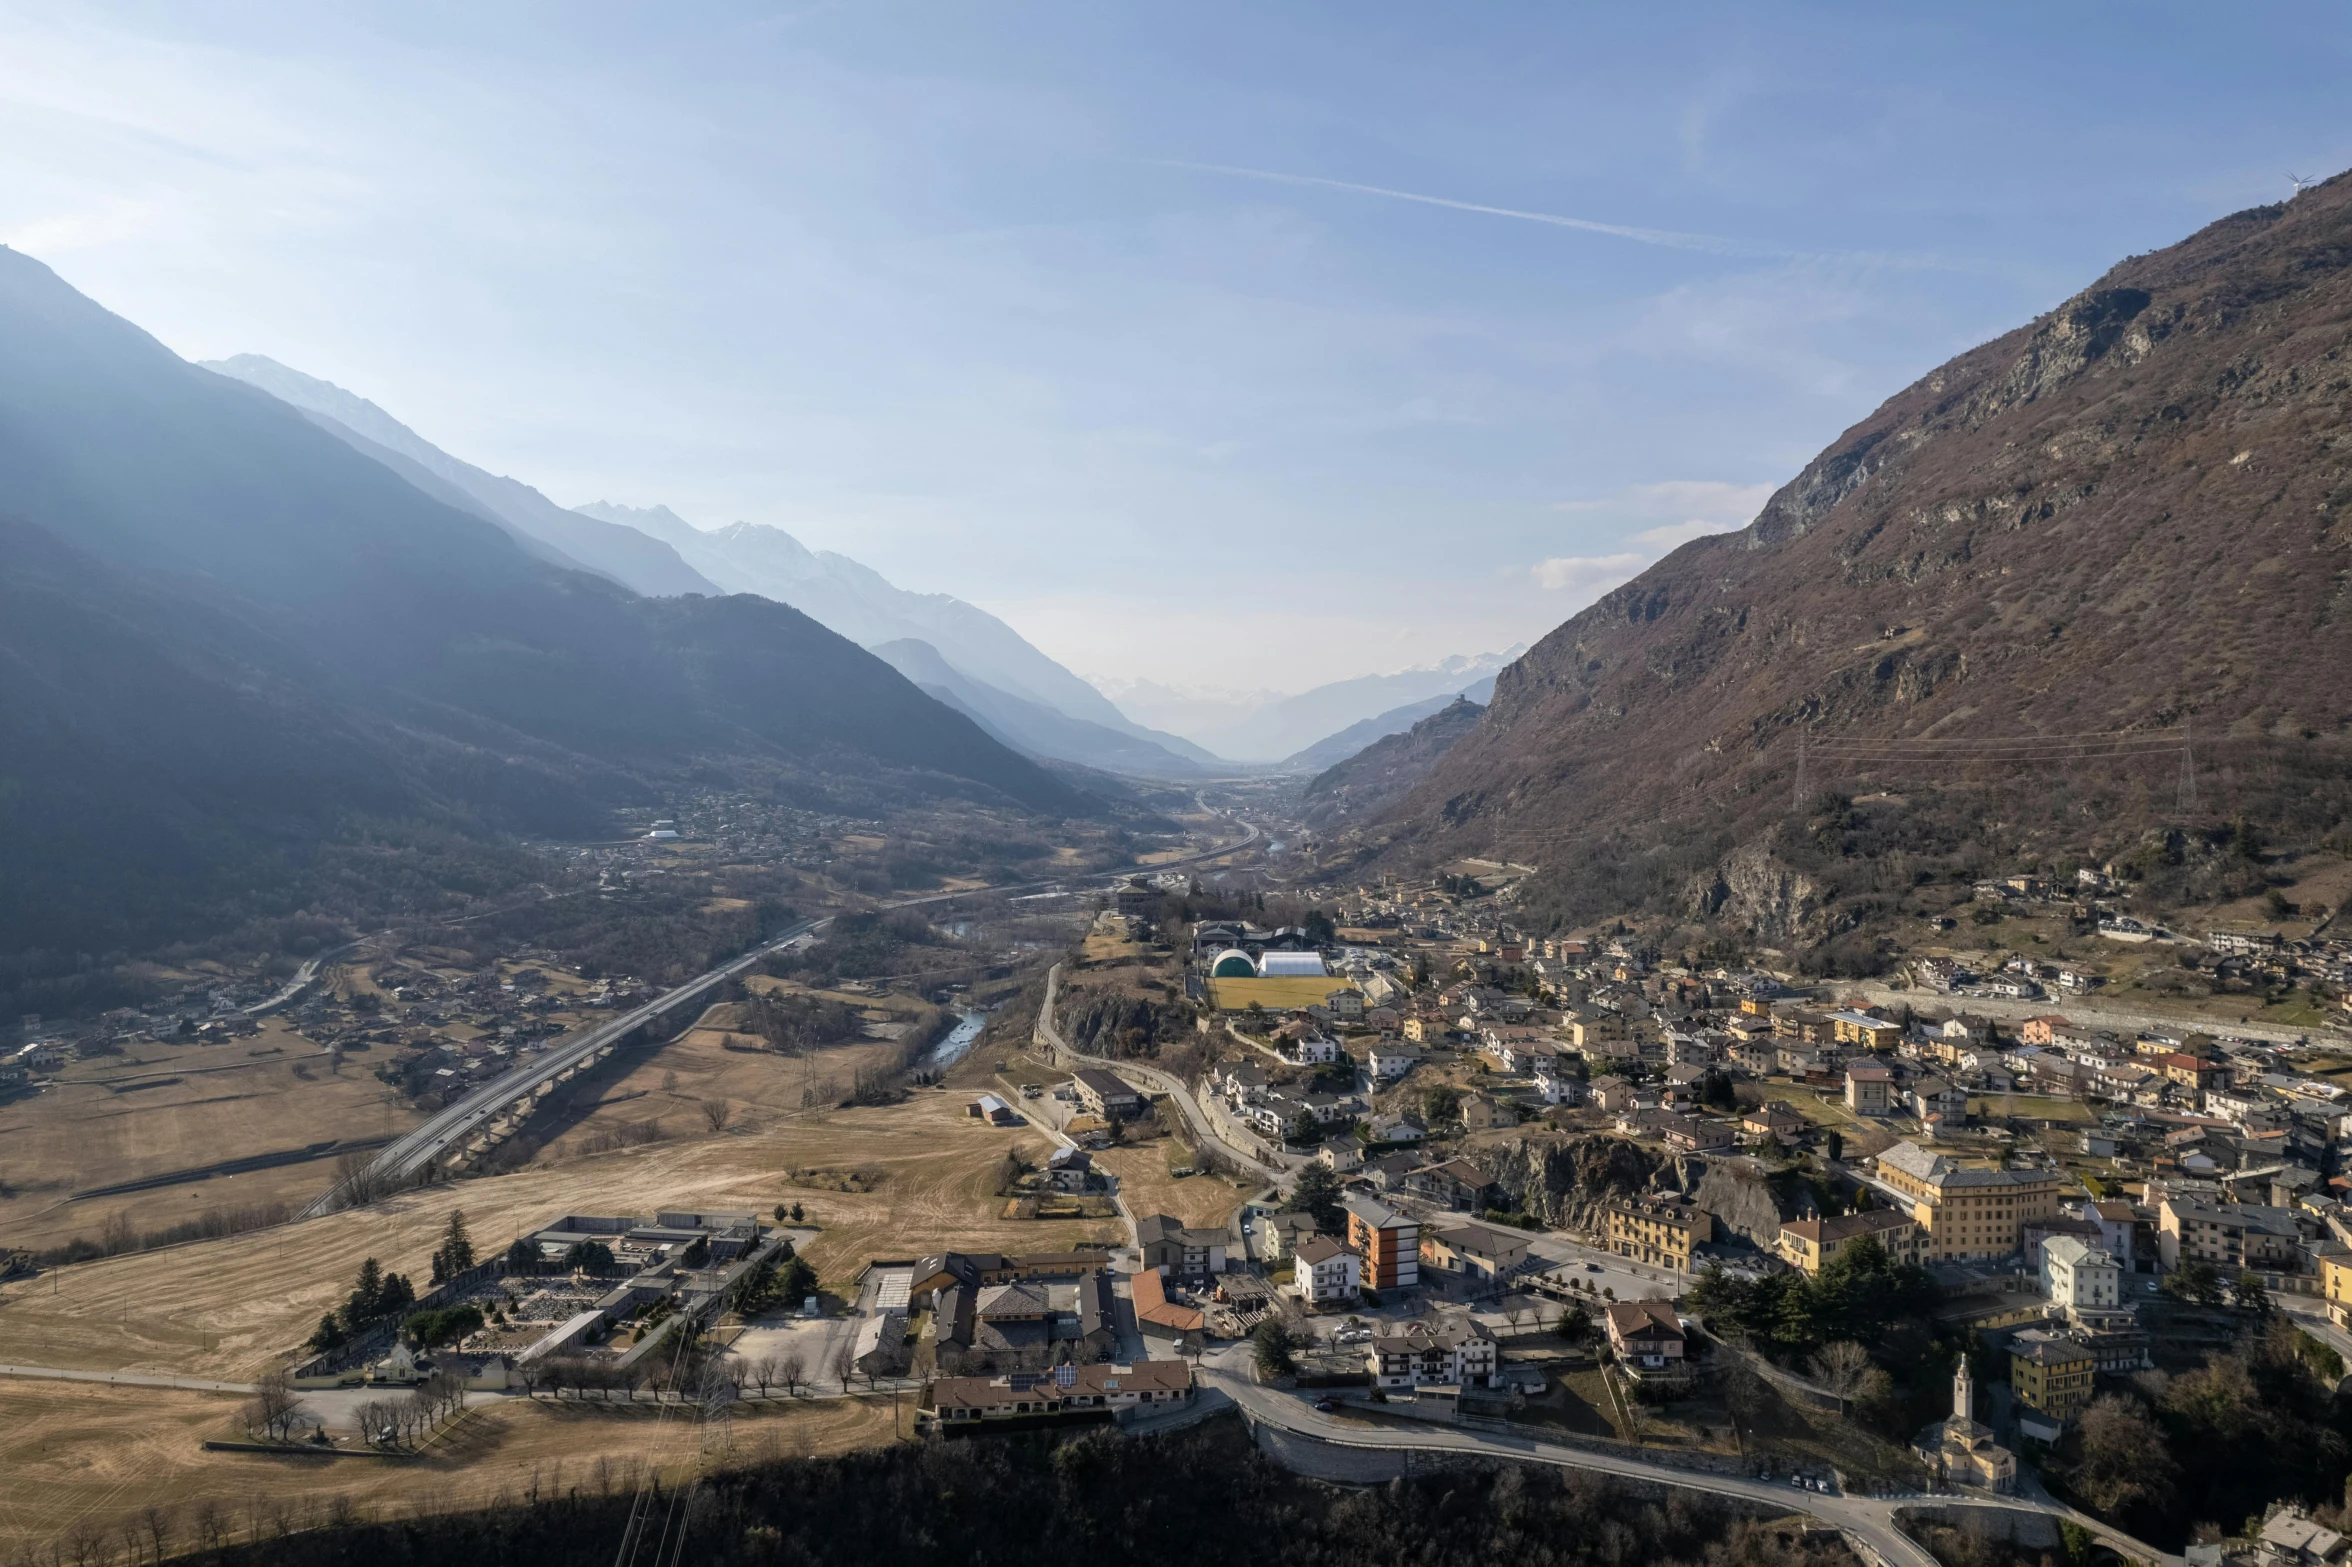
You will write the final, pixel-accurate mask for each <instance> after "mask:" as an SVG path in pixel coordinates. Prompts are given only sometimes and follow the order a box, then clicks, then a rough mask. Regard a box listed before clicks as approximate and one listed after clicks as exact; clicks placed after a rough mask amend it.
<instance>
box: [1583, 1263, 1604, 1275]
mask: <svg viewBox="0 0 2352 1567" xmlns="http://www.w3.org/2000/svg"><path fill="white" fill-rule="evenodd" d="M1584 1271H1585V1272H1587V1273H1598V1272H1600V1271H1601V1265H1600V1264H1599V1263H1597V1262H1588V1263H1586V1264H1585V1265H1584Z"/></svg>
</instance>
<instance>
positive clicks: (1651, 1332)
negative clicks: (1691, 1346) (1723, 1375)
mask: <svg viewBox="0 0 2352 1567" xmlns="http://www.w3.org/2000/svg"><path fill="white" fill-rule="evenodd" d="M1602 1316H1603V1320H1604V1322H1605V1323H1606V1324H1607V1327H1608V1332H1609V1348H1610V1349H1611V1350H1612V1351H1613V1352H1614V1353H1615V1354H1616V1356H1617V1363H1618V1364H1619V1365H1621V1366H1623V1367H1625V1369H1627V1370H1628V1371H1631V1372H1633V1373H1634V1374H1636V1375H1639V1374H1641V1373H1642V1372H1645V1371H1663V1370H1668V1369H1672V1368H1677V1367H1679V1366H1681V1364H1682V1362H1683V1351H1684V1349H1685V1348H1686V1347H1687V1335H1686V1334H1685V1333H1684V1331H1683V1326H1682V1318H1681V1317H1680V1316H1678V1315H1677V1314H1676V1313H1675V1310H1674V1303H1673V1302H1672V1301H1668V1300H1617V1301H1611V1302H1610V1303H1609V1309H1608V1310H1607V1311H1606V1312H1604V1313H1603V1314H1602Z"/></svg>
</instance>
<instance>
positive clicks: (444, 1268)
mask: <svg viewBox="0 0 2352 1567" xmlns="http://www.w3.org/2000/svg"><path fill="white" fill-rule="evenodd" d="M473 1265H474V1242H473V1237H472V1236H470V1235H468V1234H466V1222H465V1210H464V1209H463V1208H452V1209H450V1210H449V1228H447V1229H446V1230H443V1231H442V1232H441V1245H440V1247H439V1249H438V1250H436V1251H435V1252H434V1253H433V1282H434V1283H435V1284H441V1283H446V1282H447V1281H448V1280H450V1279H454V1278H456V1277H457V1276H458V1275H459V1274H461V1273H463V1272H465V1270H466V1269H468V1268H470V1267H472V1266H473Z"/></svg>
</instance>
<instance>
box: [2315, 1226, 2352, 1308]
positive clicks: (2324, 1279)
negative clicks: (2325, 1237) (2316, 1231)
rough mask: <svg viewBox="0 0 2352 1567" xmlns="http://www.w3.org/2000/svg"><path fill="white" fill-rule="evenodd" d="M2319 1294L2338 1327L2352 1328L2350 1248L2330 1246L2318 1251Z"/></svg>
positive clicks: (2351, 1260) (2351, 1259)
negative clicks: (2325, 1302)
mask: <svg viewBox="0 0 2352 1567" xmlns="http://www.w3.org/2000/svg"><path fill="white" fill-rule="evenodd" d="M2319 1284H2320V1294H2321V1296H2322V1297H2323V1298H2324V1299H2325V1300H2326V1301H2327V1314H2328V1317H2329V1320H2331V1321H2333V1322H2334V1323H2335V1325H2336V1326H2337V1327H2339V1328H2352V1250H2347V1249H2345V1248H2344V1247H2342V1246H2330V1247H2327V1248H2326V1249H2325V1250H2323V1251H2321V1252H2320V1253H2319Z"/></svg>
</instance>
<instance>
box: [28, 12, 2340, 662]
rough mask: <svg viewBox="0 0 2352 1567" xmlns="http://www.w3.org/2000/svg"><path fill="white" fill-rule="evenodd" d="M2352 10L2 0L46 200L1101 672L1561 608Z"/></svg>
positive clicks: (1318, 652) (1439, 643) (641, 494)
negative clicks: (31, 0)
mask: <svg viewBox="0 0 2352 1567" xmlns="http://www.w3.org/2000/svg"><path fill="white" fill-rule="evenodd" d="M2348 17H2352V13H2346V12H2344V11H2343V10H2342V9H2341V8H2333V7H2330V8H2322V7H2316V6H2296V5H2267V6H2260V7H2237V6H2215V5H2211V4H2203V5H2180V6H2172V7H2163V6H2129V7H2124V6H2069V5H2050V4H2047V3H2042V4H2035V5H2018V6H1997V5H1986V4H1971V5H1968V6H1966V7H1935V8H1928V7H1885V6H1877V7H1872V6H1864V5H1860V4H1842V5H1836V6H1818V7H1809V6H1804V5H1797V4H1781V3H1776V4H1771V5H1761V4H1759V5H1750V6H1744V7H1728V6H1708V5H1703V4H1684V5H1675V6H1627V5H1622V4H1610V5H1594V6H1587V7H1572V6H1562V5H1532V4H1530V5H1488V6H1427V5H1394V6H1391V5H1379V4H1363V3H1356V4H1348V5H1330V6H1309V5H1303V4H1301V5H1286V6H1265V5H1262V4H1249V5H1224V4H1217V3H1199V0H1196V3H1192V4H1187V5H1181V6H1171V5H1155V6H1118V5H1106V4H1103V3H1100V0H1095V3H1085V4H1071V5H1066V6H1064V5H1052V4H1009V5H1008V4H1000V5H986V6H984V5H977V4H963V5H945V4H940V5H912V4H888V3H864V4H851V5H841V6H822V5H812V6H806V7H800V8H787V7H757V6H740V5H735V6H731V5H725V4H717V3H703V4H696V5H691V6H656V5H650V4H648V5H637V6H619V5H599V4H584V3H578V0H569V3H565V4H561V5H553V4H550V5H526V4H504V3H492V4H487V5H485V4H482V3H480V0H474V3H470V4H465V5H435V4H426V3H421V0H402V3H400V4H397V5H390V4H387V5H381V6H366V5H347V6H339V7H328V6H320V5H317V4H300V5H296V4H283V5H270V4H248V5H201V4H190V3H186V0H173V3H169V4H156V5H150V6H132V5H103V4H92V3H76V4H72V5H56V6H45V5H26V4H16V3H12V0H0V242H5V243H8V244H11V245H14V246H16V247H18V248H19V249H22V250H25V251H28V252H30V253H32V254H33V255H35V256H38V257H40V258H41V259H43V260H45V261H47V262H49V263H50V264H51V265H53V266H55V267H56V268H57V269H58V270H59V271H60V272H61V273H63V274H64V275H65V277H66V278H67V280H68V281H70V282H72V283H74V284H75V285H77V286H79V287H80V288H82V289H83V290H84V291H86V292H88V293H90V294H91V295H93V296H94V297H96V298H97V299H98V300H99V301H100V302H102V303H104V304H106V305H107V306H109V307H111V308H113V309H115V310H118V311H120V312H122V313H123V314H125V315H128V316H129V317H131V318H132V319H133V320H135V321H137V322H139V323H140V324H142V325H144V326H146V327H147V328H149V329H150V330H151V331H153V332H155V333H156V334H157V335H158V336H160V337H161V338H162V339H163V340H164V341H165V342H166V343H168V344H169V345H171V347H173V348H174V349H176V350H178V351H179V352H181V353H183V354H186V355H188V356H189V357H191V358H197V357H213V356H219V355H226V354H231V353H237V352H247V351H250V352H258V353H264V354H268V355H270V356H271V357H273V358H276V359H280V360H283V361H284V362H286V363H287V364H290V365H293V366H295V367H296V368H298V369H301V370H304V371H307V372H309V373H311V374H314V375H320V376H324V377H326V378H328V379H330V380H333V381H335V382H338V383H340V384H341V385H343V386H346V387H348V388H350V389H351V390H353V391H356V392H359V393H361V394H362V395H364V396H367V397H370V398H373V399H374V400H376V401H377V402H379V403H381V404H383V405H384V406H385V407H386V408H387V409H388V410H390V411H391V412H392V413H393V414H395V415H396V416H398V417H399V418H401V419H403V420H405V421H407V422H408V423H409V424H411V425H413V426H415V427H416V428H417V429H418V430H419V431H420V432H421V433H423V434H424V435H425V436H426V437H427V438H428V439H431V440H433V441H435V442H436V443H438V444H440V445H442V446H444V447H446V448H448V449H449V450H451V451H452V452H455V453H456V454H457V455H459V456H462V457H465V458H467V459H469V460H472V461H474V462H478V463H481V464H482V465H484V466H486V467H489V468H492V469H495V470H498V471H501V472H507V473H512V474H514V475H516V476H517V477H519V478H522V479H525V480H527V481H529V482H530V483H533V484H536V485H537V486H539V487H540V488H541V489H543V490H545V491H547V492H548V493H549V494H550V495H552V496H553V497H555V498H556V499H557V500H559V501H562V502H565V503H566V504H578V503H580V502H583V501H588V500H594V499H599V498H603V499H611V500H617V501H625V502H629V503H633V504H640V505H643V504H650V503H653V502H657V501H658V502H666V503H668V504H670V505H672V506H674V507H675V508H677V509H678V510H679V511H680V512H681V513H682V514H684V515H686V516H687V517H689V518H691V519H692V520H694V521H697V522H700V523H703V524H705V525H706V526H707V525H716V524H719V523H723V522H728V521H732V520H735V519H737V518H747V519H750V520H753V521H759V522H769V523H774V524H777V525H779V526H782V527H785V528H789V529H790V530H792V531H793V532H794V533H796V534H798V535H800V536H801V537H802V538H803V539H805V540H806V541H807V542H809V543H810V544H812V545H816V546H819V547H826V548H833V549H839V550H842V551H844V552H847V553H849V554H852V555H855V556H857V557H858V558H860V559H862V560H865V561H866V562H868V563H869V564H871V565H873V566H875V567H877V568H879V569H880V570H882V571H883V572H885V573H886V574H888V575H889V576H891V577H892V578H893V579H895V580H897V581H898V582H900V583H901V584H903V585H905V586H908V587H913V588H920V589H927V590H937V591H947V592H953V593H957V594H960V595H962V596H964V597H967V598H970V599H972V600H974V601H976V602H978V603H981V604H983V605H986V606H987V607H989V608H991V609H994V610H996V611H997V612H998V613H1000V614H1003V615H1004V616H1006V618H1008V619H1009V620H1011V621H1012V622H1013V623H1014V624H1015V625H1016V626H1018V627H1019V628H1020V629H1021V630H1023V631H1024V632H1025V633H1027V634H1028V635H1029V636H1030V637H1031V639H1032V640H1034V641H1036V642H1037V643H1038V644H1039V645H1040V646H1042V647H1044V648H1045V649H1046V650H1047V651H1048V652H1050V653H1052V654H1054V655H1055V656H1057V657H1059V658H1061V659H1062V660H1063V661H1064V662H1066V663H1068V664H1070V665H1071V666H1072V667H1074V668H1076V669H1079V670H1081V671H1083V672H1086V673H1090V674H1104V675H1114V676H1127V677H1135V676H1148V677H1151V678H1155V679H1158V680H1162V681H1167V682H1171V683H1178V684H1209V685H1230V686H1275V687H1282V688H1289V689H1297V688H1299V687H1302V686H1305V685H1307V684H1311V683H1313V682H1315V681H1318V680H1322V679H1329V678H1336V677H1340V676H1345V675H1350V674H1356V673H1361V672H1364V671H1366V670H1385V669H1393V668H1397V667H1400V666H1403V665H1407V664H1413V663H1419V662H1424V661H1427V660H1431V659H1435V658H1438V657H1440V656H1443V655H1445V654H1448V653H1470V652H1480V651H1486V650H1490V649H1496V648H1501V647H1503V646H1506V645H1508V644H1510V643H1512V642H1515V641H1519V640H1523V639H1524V640H1532V639H1534V638H1535V637H1536V636H1539V635H1540V634H1541V633H1542V632H1544V631H1546V630H1548V629H1549V628H1550V627H1552V626H1553V625H1555V624H1557V623H1558V622H1559V621H1560V620H1561V619H1563V618H1565V617H1566V616H1567V615H1568V614H1569V613H1570V612H1572V611H1573V610H1575V609H1576V608H1578V607H1579V606H1581V605H1582V604H1584V603H1586V602H1589V601H1590V599H1591V598H1592V597H1593V596H1594V595H1595V594H1596V593H1597V592H1599V591H1600V590H1601V589H1603V588H1604V587H1606V586H1608V585H1610V584H1612V583H1614V582H1616V581H1619V580H1622V579H1623V578H1624V577H1625V576H1627V575H1629V574H1630V573H1631V572H1632V571H1633V570H1635V569H1637V568H1638V567H1639V566H1640V565H1641V564H1642V563H1643V562H1645V561H1647V560H1649V559H1651V558H1653V557H1654V556H1655V555H1656V554H1657V553H1659V551H1660V550H1661V549H1662V548H1664V547H1667V546H1669V545H1671V544H1672V543H1673V542H1675V541H1677V540H1679V539H1681V538H1684V537H1688V536H1690V535H1691V534H1692V533H1693V532H1697V531H1713V530H1717V529H1721V528H1727V527H1734V526H1737V525H1739V524H1740V523H1742V522H1744V521H1746V520H1747V518H1748V517H1749V516H1751V515H1752V514H1753V513H1754V510H1755V508H1756V506H1757V505H1758V504H1759V503H1760V501H1761V500H1762V499H1763V497H1764V496H1766V495H1768V494H1769V493H1770V492H1771V490H1772V489H1773V488H1774V487H1776V486H1777V485H1778V484H1780V483H1781V482H1782V481H1784V480H1785V479H1787V478H1788V477H1789V476H1790V475H1791V474H1793V473H1794V472H1795V471H1796V469H1797V468H1798V467H1799V466H1800V465H1801V464H1802V463H1803V462H1804V461H1805V459H1806V458H1808V457H1810V456H1811V455H1812V454H1813V453H1814V452H1815V451H1817V450H1818V449H1819V448H1820V447H1822V446H1823V445H1824V444H1826V443H1827V442H1828V441H1829V440H1830V439H1832V438H1833V437H1834V436H1835V435H1836V434H1837V433H1838V432H1839V431H1840V430H1841V429H1843V428H1844V427H1845V426H1847V425H1849V424H1851V423H1852V422H1853V421H1855V420H1856V419H1858V418H1860V417H1861V416H1863V415H1864V414H1866V413H1867V412H1869V410H1870V409H1871V408H1872V407H1873V406H1875V405H1876V404H1877V403H1878V402H1879V401H1881V400H1882V399H1883V398H1885V397H1886V396H1888V395H1889V394H1891V393H1892V392H1894V391H1895V390H1897V389H1898V388H1899V387H1900V386H1902V385H1903V384H1904V383H1906V382H1907V381H1909V380H1911V379H1912V378H1914V377H1915V376H1917V375H1918V374H1920V373H1921V372H1923V371H1925V370H1926V369H1928V368H1930V367H1931V366H1933V365H1934V364H1936V363H1937V362H1939V361H1941V360H1943V359H1945V358H1947V357H1949V356H1950V355H1951V354H1953V353H1954V352H1957V351H1958V350H1960V349H1962V348H1965V347H1967V346H1969V345H1970V344H1972V343H1975V342H1978V341H1981V340H1982V339H1983V338H1985V337H1988V336H1991V335H1993V334H1995V333H1997V332H1999V331H2001V330H2004V329H2006V328H2007V327H2009V326H2012V325H2015V324H2017V323H2018V322H2020V321H2022V320H2024V319H2026V318H2028V317H2029V316H2031V315H2033V314H2034V313H2036V312H2038V311H2040V310H2043V309H2046V308H2048V307H2049V306H2050V305H2052V304H2054V303H2056V302H2057V301H2058V300H2060V299H2062V298H2064V297H2065V296H2066V295H2068V294H2070V293H2072V292H2074V291H2075V290H2076V289H2078V288H2080V287H2082V286H2084V285H2085V284H2087V283H2088V282H2089V281H2090V280H2091V279H2092V278H2094V277H2095V276H2096V275H2097V274H2098V273H2099V272H2100V271H2102V270H2103V269H2104V268H2105V267H2106V266H2108V265H2109V264H2111V263H2112V262H2113V261H2115V260H2116V259H2118V258H2120V257H2121V256H2123V255H2125V254H2127V253H2130V252H2134V251H2141V250H2146V249H2150V248H2152V247H2155V246H2158V245H2162V244H2166V243H2169V242H2171V241H2172V240H2174V239H2176V238H2179V237H2180V236H2182V235H2183V234H2185V233H2187V232H2188V231H2189V230H2191V229H2192V228H2194V227H2196V226H2197V225H2199V224H2200V223H2203V222H2205V221H2208V220H2209V219H2212V218H2214V217H2217V216H2220V215H2221V214H2223V213H2226V212H2230V211H2233V210H2236V209H2238V208H2240V207H2244V206H2248V205H2251V204H2254V203H2257V202H2263V201H2272V200H2277V199H2280V198H2282V197H2284V196H2285V195H2286V194H2287V192H2288V186H2287V178H2286V176H2287V173H2288V172H2289V171H2293V172H2295V173H2299V174H2321V173H2332V172H2335V171H2336V170H2337V169H2339V168H2341V167H2343V166H2345V165H2346V164H2347V163H2352V122H2348V121H2347V119H2346V116H2345V114H2344V109H2345V105H2346V96H2345V87H2344V84H2345V83H2346V82H2347V81H2348V80H2352V59H2348V58H2347V56H2348V55H2352V48H2348V46H2347V44H2348V39H2352V21H2348V19H2347V18H2348Z"/></svg>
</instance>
